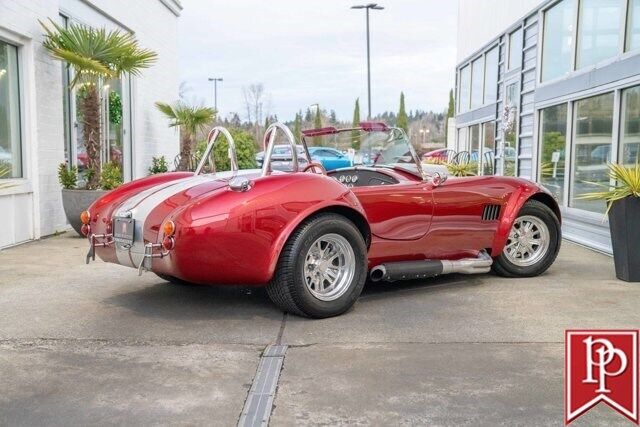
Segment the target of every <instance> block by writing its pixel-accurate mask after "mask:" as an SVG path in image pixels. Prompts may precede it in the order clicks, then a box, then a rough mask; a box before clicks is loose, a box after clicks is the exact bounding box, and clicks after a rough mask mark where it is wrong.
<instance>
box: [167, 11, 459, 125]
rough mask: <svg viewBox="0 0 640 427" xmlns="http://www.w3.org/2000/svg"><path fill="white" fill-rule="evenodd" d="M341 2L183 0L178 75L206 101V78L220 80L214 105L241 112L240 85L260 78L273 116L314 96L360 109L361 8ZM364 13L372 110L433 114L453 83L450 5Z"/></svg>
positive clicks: (209, 93) (341, 112) (285, 116)
mask: <svg viewBox="0 0 640 427" xmlns="http://www.w3.org/2000/svg"><path fill="white" fill-rule="evenodd" d="M355 3H356V1H349V2H348V1H342V0H325V1H319V0H305V1H299V0H298V1H294V0H274V1H268V2H267V1H264V0H238V1H234V2H228V1H219V0H218V1H205V0H185V1H184V2H183V5H184V10H183V14H182V16H181V18H180V21H179V28H180V32H179V37H180V67H181V70H180V72H181V80H182V81H186V82H187V83H188V85H189V86H190V87H191V88H192V93H191V95H193V96H196V97H199V98H204V99H205V101H206V103H207V104H213V85H212V83H210V82H208V81H207V78H208V77H222V78H224V81H223V82H222V84H219V85H218V107H219V109H220V111H221V113H222V114H223V115H226V114H228V113H229V112H238V113H240V114H242V112H243V111H244V105H243V100H242V86H246V85H248V84H251V83H254V82H262V83H263V84H264V86H265V91H266V92H267V93H269V94H270V98H271V111H270V113H272V114H277V115H278V117H279V118H280V119H282V120H290V119H292V118H293V116H294V114H295V112H296V111H298V110H299V109H303V110H304V109H306V108H307V106H309V105H311V104H314V103H318V104H320V106H321V107H322V108H326V109H334V110H336V112H337V115H338V117H339V118H341V119H344V120H348V119H350V117H351V113H352V108H353V102H354V100H355V98H358V97H359V98H360V99H361V100H362V101H361V108H362V110H363V111H365V112H366V95H367V93H366V90H367V86H366V44H365V18H364V11H361V10H351V9H350V6H351V5H352V4H355ZM380 4H381V5H383V6H384V7H385V10H383V11H372V12H371V73H372V77H371V79H372V82H371V84H372V109H373V112H374V114H375V113H377V112H382V111H385V110H392V111H395V110H397V108H398V100H399V94H400V91H404V92H405V94H406V97H407V100H406V101H407V109H408V110H411V109H421V110H429V109H433V110H436V111H440V110H444V109H445V108H446V106H447V104H448V91H449V89H450V88H451V87H453V84H454V68H455V50H456V40H455V37H456V28H455V27H456V4H455V2H450V1H448V2H443V1H437V0H394V1H391V0H386V1H384V2H383V1H380Z"/></svg>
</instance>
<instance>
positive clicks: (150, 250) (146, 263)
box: [138, 243, 169, 276]
mask: <svg viewBox="0 0 640 427" xmlns="http://www.w3.org/2000/svg"><path fill="white" fill-rule="evenodd" d="M156 249H160V252H156V253H154V250H156ZM167 255H169V251H163V250H162V244H161V243H147V244H145V245H144V255H143V256H142V261H140V265H139V266H138V276H142V272H143V271H150V270H151V261H152V260H153V258H164V257H166V256H167Z"/></svg>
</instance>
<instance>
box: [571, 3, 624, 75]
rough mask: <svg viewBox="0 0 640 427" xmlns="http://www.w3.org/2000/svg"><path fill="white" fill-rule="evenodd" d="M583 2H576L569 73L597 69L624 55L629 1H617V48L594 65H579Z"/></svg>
mask: <svg viewBox="0 0 640 427" xmlns="http://www.w3.org/2000/svg"><path fill="white" fill-rule="evenodd" d="M584 1H585V0H577V6H578V7H577V16H576V20H575V25H574V27H575V29H574V37H573V46H572V48H573V56H574V61H573V63H574V64H573V65H574V66H573V69H572V70H571V71H579V70H588V69H592V68H595V67H597V66H598V65H600V64H606V63H608V62H611V61H613V60H614V59H615V58H618V57H619V56H621V55H622V54H623V53H624V47H625V46H624V45H625V39H626V34H627V31H626V24H627V13H628V9H629V4H630V2H629V0H617V2H618V7H619V8H620V11H619V13H618V35H617V36H618V40H617V46H616V50H615V53H614V54H613V55H611V56H607V57H605V58H602V59H600V60H597V61H595V62H594V63H591V64H586V65H580V59H581V58H580V48H581V47H580V44H581V42H582V43H584V40H583V33H582V27H584V25H581V24H582V18H583V17H584V13H583V12H584V8H583V6H584Z"/></svg>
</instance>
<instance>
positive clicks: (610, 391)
mask: <svg viewBox="0 0 640 427" xmlns="http://www.w3.org/2000/svg"><path fill="white" fill-rule="evenodd" d="M639 335H640V334H639V332H638V331H637V330H567V331H566V332H565V419H564V422H565V424H569V423H570V422H571V421H573V420H575V419H576V418H578V417H579V416H580V415H582V414H584V413H585V412H587V411H588V410H589V409H591V408H593V407H594V406H595V405H597V404H598V403H600V402H605V403H606V404H607V405H609V406H610V407H612V408H613V409H615V410H616V411H618V412H620V413H621V414H622V415H624V416H626V417H627V418H629V419H630V420H631V421H633V422H635V423H636V424H637V423H638V403H639V402H638V336H639Z"/></svg>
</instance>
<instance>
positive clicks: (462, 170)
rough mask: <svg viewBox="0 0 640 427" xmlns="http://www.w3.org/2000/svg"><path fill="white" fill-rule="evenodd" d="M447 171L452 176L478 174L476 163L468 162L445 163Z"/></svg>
mask: <svg viewBox="0 0 640 427" xmlns="http://www.w3.org/2000/svg"><path fill="white" fill-rule="evenodd" d="M446 165H447V169H448V170H449V173H450V174H451V175H453V176H474V175H477V174H478V164H477V163H474V162H469V163H466V164H463V165H457V164H454V163H446Z"/></svg>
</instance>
